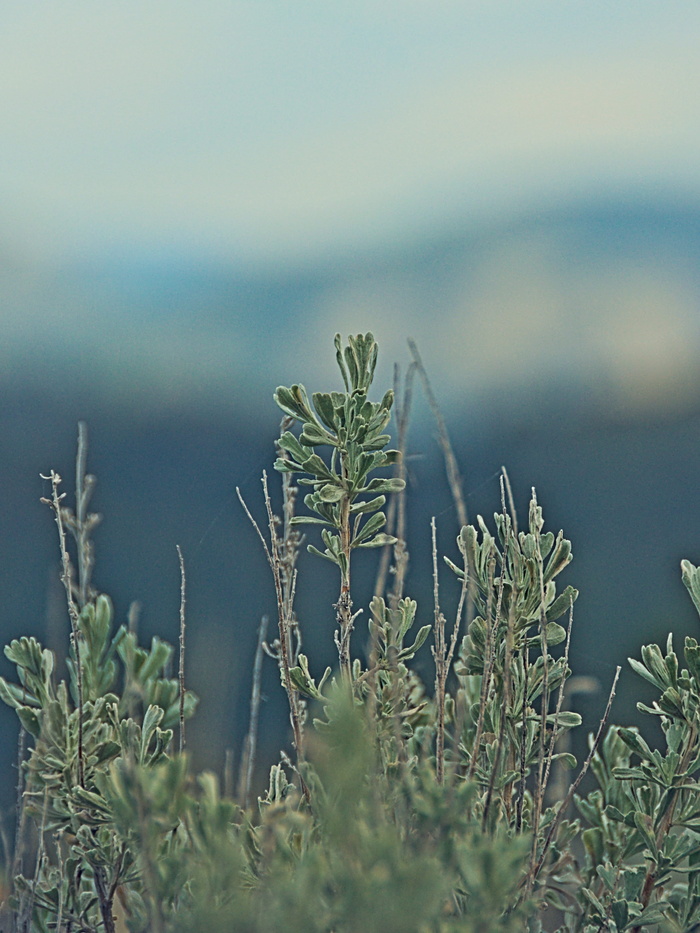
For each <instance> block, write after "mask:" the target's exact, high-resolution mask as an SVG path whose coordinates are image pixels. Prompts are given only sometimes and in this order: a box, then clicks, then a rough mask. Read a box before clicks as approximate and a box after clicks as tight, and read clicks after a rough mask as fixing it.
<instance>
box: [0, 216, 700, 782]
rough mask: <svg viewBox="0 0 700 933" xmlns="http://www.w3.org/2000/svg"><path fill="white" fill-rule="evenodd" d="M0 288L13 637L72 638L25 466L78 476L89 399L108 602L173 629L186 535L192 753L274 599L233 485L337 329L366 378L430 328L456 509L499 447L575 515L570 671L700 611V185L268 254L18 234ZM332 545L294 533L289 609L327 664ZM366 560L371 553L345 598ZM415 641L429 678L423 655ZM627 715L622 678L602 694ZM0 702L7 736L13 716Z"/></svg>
mask: <svg viewBox="0 0 700 933" xmlns="http://www.w3.org/2000/svg"><path fill="white" fill-rule="evenodd" d="M0 302H1V306H2V309H3V310H2V312H0V313H1V315H2V316H1V317H0V323H1V328H2V339H1V340H0V388H1V390H2V400H3V401H2V406H0V443H1V444H2V456H1V457H0V481H1V482H2V490H3V503H4V507H3V518H4V521H3V534H2V535H0V565H1V566H2V568H3V573H2V583H1V584H0V631H1V632H2V638H3V641H5V642H6V641H8V640H9V639H11V638H13V637H17V636H19V635H21V634H35V635H37V636H38V637H40V638H41V639H43V640H44V641H46V642H47V643H48V644H50V646H52V647H59V645H60V644H61V643H62V642H63V643H65V639H66V637H67V631H68V621H67V618H66V614H65V611H64V608H63V603H62V597H61V593H60V588H59V585H58V573H57V549H56V542H55V540H54V539H55V528H54V526H53V523H52V521H51V516H50V513H49V512H48V510H47V509H46V507H45V506H42V505H40V504H39V501H38V500H39V496H41V495H43V494H45V493H46V487H45V484H44V483H43V482H42V481H41V480H40V479H39V473H40V472H42V473H46V472H48V470H50V469H51V468H55V469H56V470H58V471H59V472H60V473H61V474H62V476H64V478H65V481H66V482H65V488H66V489H68V490H70V489H71V483H72V479H73V464H74V457H75V435H76V422H77V421H78V419H85V420H86V421H87V422H88V425H89V429H90V439H91V442H90V454H89V469H90V470H91V472H94V473H96V474H97V477H98V488H97V492H96V494H95V498H94V503H93V505H94V507H95V509H96V510H97V511H99V512H101V513H103V514H104V521H103V524H102V525H101V526H100V528H99V529H98V531H97V533H96V544H97V567H96V571H95V583H96V585H97V586H98V587H99V588H100V589H102V590H104V591H106V592H108V593H110V595H111V596H112V597H113V599H114V602H115V605H116V609H117V618H118V620H123V619H124V618H125V615H126V612H127V610H128V607H129V604H130V603H131V601H132V600H138V602H139V603H140V605H141V614H140V627H141V632H142V635H143V637H144V638H150V636H151V635H152V634H155V633H158V634H160V635H162V636H163V637H164V638H166V639H168V640H170V641H173V642H174V641H175V640H176V638H177V624H178V607H179V571H178V564H177V555H176V551H175V545H176V544H180V545H181V546H182V549H183V552H184V555H185V561H186V565H187V569H188V592H189V603H188V640H189V659H188V666H189V669H188V679H189V681H190V685H191V686H192V687H193V688H194V689H195V690H197V691H198V692H199V693H200V695H202V697H203V702H202V706H201V709H200V712H199V715H198V718H197V720H196V725H194V726H193V727H192V731H191V733H190V734H189V736H188V737H189V738H190V741H191V744H192V746H193V749H194V751H195V753H196V754H197V756H198V758H199V760H200V762H201V763H202V764H205V765H210V766H214V767H217V768H220V766H221V762H222V760H223V752H224V748H225V747H227V746H228V745H231V746H232V747H234V748H235V749H236V750H237V749H238V748H239V747H240V740H241V736H242V733H243V730H244V728H245V723H246V716H247V694H248V690H249V674H250V669H251V664H252V654H253V644H254V639H255V628H256V625H257V622H258V619H259V616H260V614H261V613H263V612H268V613H270V614H271V615H272V616H273V618H274V598H273V596H274V594H273V590H272V584H271V580H270V579H269V578H268V570H267V567H266V565H265V563H264V559H263V556H262V555H261V553H260V549H259V544H258V542H257V541H256V538H255V535H254V533H253V532H252V530H251V529H250V527H249V526H248V525H247V523H246V521H245V519H244V517H243V515H242V513H241V509H240V506H239V505H238V502H237V500H236V498H235V492H234V488H235V486H237V485H238V486H240V487H241V490H242V492H243V495H244V496H245V497H246V500H247V501H248V502H249V504H250V505H251V508H252V509H253V510H254V512H255V513H256V514H257V515H260V514H261V510H260V506H261V492H260V484H259V477H260V474H261V471H262V470H263V469H267V470H268V472H271V464H272V461H273V447H272V443H273V440H274V437H275V436H276V432H277V426H278V423H279V417H278V412H277V411H276V409H275V406H274V403H273V401H272V392H273V390H274V388H275V386H276V385H278V384H280V383H281V384H290V383H292V382H295V381H303V382H305V383H306V384H307V386H308V387H309V388H310V389H314V390H315V389H317V388H318V389H330V388H336V387H338V377H337V371H336V367H335V360H334V353H333V347H332V338H333V334H334V333H335V332H336V331H340V332H341V333H343V334H347V333H351V332H353V333H354V332H358V331H363V330H369V329H371V330H372V331H374V333H375V334H376V335H377V337H378V340H379V344H380V354H381V362H380V367H379V369H378V375H377V384H376V385H377V388H376V394H377V395H379V394H380V392H382V391H383V390H384V388H385V387H386V386H387V385H390V384H391V382H392V379H393V374H392V366H393V363H394V361H399V362H401V363H402V365H403V366H405V364H406V362H407V359H408V355H407V352H406V349H405V339H406V337H407V336H408V335H411V336H413V337H414V338H415V339H416V340H417V342H418V344H419V347H420V349H421V353H422V355H423V359H424V361H425V363H426V366H427V368H428V371H429V373H430V375H431V378H432V380H433V383H434V387H435V389H436V392H437V394H438V397H439V399H440V401H441V404H442V405H443V410H444V412H445V415H446V418H447V421H448V424H449V427H450V430H451V433H452V436H453V441H454V444H455V448H456V450H457V453H458V457H459V459H460V463H461V465H462V470H463V476H464V487H465V492H466V494H467V505H468V508H469V511H470V517H471V518H473V517H474V516H475V515H476V513H477V512H479V513H482V514H484V515H485V516H487V517H490V515H491V513H492V512H493V511H494V510H495V509H498V508H499V491H498V478H497V474H498V470H499V469H500V467H501V464H505V465H506V466H507V467H508V470H509V474H510V477H511V481H512V483H513V486H514V490H515V493H516V501H517V504H518V506H519V509H520V512H521V515H522V516H523V517H524V516H525V514H526V507H527V501H528V498H529V494H530V488H531V487H532V486H533V485H534V486H536V487H537V492H538V499H539V501H540V502H541V503H542V505H543V507H544V514H545V519H546V521H547V524H548V527H549V528H550V529H552V530H554V531H557V530H558V529H559V528H560V527H563V528H564V531H565V533H566V534H567V536H568V537H569V538H571V539H572V542H573V548H574V556H575V559H574V562H573V564H572V566H571V568H570V569H569V570H567V573H566V582H571V583H573V584H574V585H576V586H577V587H579V588H580V589H581V597H580V599H579V602H578V603H577V608H576V618H575V631H576V634H575V638H574V649H575V656H574V667H575V668H576V669H577V671H578V672H579V673H589V674H592V675H593V676H595V677H597V678H598V679H599V680H600V681H601V683H602V684H604V685H605V686H604V690H605V689H607V684H608V683H609V682H610V680H611V679H612V672H613V670H614V666H615V664H617V663H621V664H625V658H626V657H627V656H628V655H629V654H634V653H636V652H637V651H638V647H639V645H640V644H642V643H644V642H645V641H649V640H650V639H652V638H665V634H666V632H667V631H668V630H669V629H673V630H674V631H676V632H677V636H676V637H677V639H678V640H680V639H681V637H682V634H683V633H685V632H694V633H697V631H698V620H697V618H696V617H695V616H694V613H693V610H692V606H691V605H690V601H689V599H687V597H686V594H685V591H684V589H683V587H682V585H681V583H680V572H679V561H680V559H681V558H683V557H686V558H688V559H690V560H691V561H694V562H696V563H698V562H700V485H699V484H698V483H697V481H696V473H697V467H696V464H697V462H698V455H699V454H700V367H698V363H697V360H698V358H699V354H700V207H697V206H683V205H678V204H669V203H663V202H659V203H656V204H651V205H650V204H648V203H644V202H641V201H635V200H634V199H628V200H626V201H624V202H617V203H605V204H600V203H599V204H576V205H570V206H569V207H567V208H563V207H559V208H556V209H555V208H551V209H542V210H541V211H539V212H537V213H530V214H524V215H521V216H519V217H516V218H510V219H506V220H503V221H502V222H501V223H494V224H492V226H491V227H490V228H488V229H483V228H481V229H478V230H477V229H473V230H472V229H468V228H463V229H461V230H452V231H449V232H444V231H442V232H441V233H439V234H438V233H434V234H432V235H429V234H426V235H425V237H424V239H423V240H421V241H415V240H414V239H413V240H407V241H406V242H404V243H397V244H395V245H394V247H393V248H392V249H390V250H387V251H386V252H385V253H383V254H376V253H375V254H367V255H361V254H356V255H354V256H346V257H338V258H336V259H335V260H328V261H326V262H324V263H323V264H319V265H317V266H310V265H309V266H306V267H303V268H286V269H282V270H276V271H270V270H265V269H262V268H261V269H257V270H254V271H250V270H243V269H226V268H223V267H221V266H214V265H212V266H209V267H203V266H202V265H201V264H200V265H196V266H195V265H193V264H191V263H188V261H187V259H186V257H185V258H183V257H179V256H160V257H150V258H148V257H145V258H144V257H139V258H138V259H136V258H133V257H132V258H130V257H126V256H122V257H114V256H111V257H106V258H105V260H104V262H97V261H93V262H92V263H90V264H89V265H87V264H86V265H83V266H81V267H79V268H78V267H73V268H70V269H66V268H61V269H57V268H41V269H37V268H36V267H35V266H34V265H33V264H32V263H30V262H29V261H26V260H24V259H23V258H22V257H21V256H17V255H14V256H13V255H12V254H11V253H10V252H9V251H6V252H5V254H4V256H0ZM418 396H419V393H418V392H416V417H415V423H414V426H413V429H412V434H411V451H410V453H411V460H410V472H411V485H410V492H409V497H410V509H411V517H410V540H409V546H410V549H411V576H410V579H409V583H408V589H409V591H410V592H411V593H412V594H415V595H416V596H417V597H418V598H419V605H421V606H422V610H421V616H422V621H423V622H425V621H426V620H427V621H429V620H430V616H431V613H432V599H431V582H430V568H429V559H428V543H429V534H428V523H429V520H430V516H431V515H432V514H436V515H437V517H438V525H439V534H440V543H441V548H442V550H443V551H444V552H447V553H452V552H453V551H454V550H455V548H454V537H455V535H456V533H457V528H456V519H455V515H454V510H453V509H452V506H451V502H450V499H449V494H448V491H447V488H446V484H445V483H444V481H443V476H444V471H443V467H442V464H441V461H440V458H439V456H438V452H437V445H436V442H435V439H434V429H433V427H432V426H431V423H430V420H429V417H428V412H427V409H426V406H425V404H424V402H422V401H421V400H420V399H419V397H418ZM363 557H365V555H363ZM365 563H366V565H367V570H369V565H370V564H371V555H370V556H369V557H366V560H365ZM332 570H333V568H330V569H329V570H327V568H326V567H319V566H318V562H317V561H316V560H315V559H314V558H313V557H311V556H310V555H304V557H303V563H302V570H301V579H300V586H299V606H298V608H299V614H300V617H301V619H302V624H303V626H304V627H305V630H306V631H307V633H308V634H307V648H308V651H309V654H310V655H311V657H312V659H313V663H314V668H317V667H318V668H322V666H323V665H324V664H325V663H333V660H334V658H333V654H334V652H333V644H332V629H333V610H332V603H333V601H334V600H335V597H336V593H335V579H334V577H333V574H332ZM450 583H451V581H449V580H448V579H447V577H446V578H445V584H444V589H445V600H446V603H449V600H450ZM370 586H371V583H370V577H369V573H368V575H367V578H366V579H364V580H362V579H361V580H360V585H359V588H358V593H357V596H356V603H357V604H358V605H361V604H362V602H363V601H365V602H366V599H367V598H368V596H369V591H370ZM323 607H326V610H325V611H323ZM358 625H359V631H360V632H363V623H362V619H360V621H359V623H358ZM361 637H362V636H360V638H359V639H358V644H361ZM424 665H425V668H424V669H425V676H426V679H427V680H428V682H430V683H431V682H432V677H433V674H432V669H431V665H430V659H429V656H427V655H426V658H425V661H424ZM3 673H6V674H7V673H9V669H8V666H7V665H5V666H4V667H3ZM626 680H627V682H628V684H629V683H630V682H631V680H632V677H631V675H630V674H628V675H627V677H626ZM638 687H639V685H638V684H635V685H634V688H635V693H637V694H639V693H641V692H642V691H641V690H638ZM265 693H266V696H267V698H268V702H267V704H266V712H265V715H264V722H263V735H262V741H263V746H264V749H265V753H266V754H269V755H274V754H275V753H276V750H277V749H278V748H279V746H280V744H281V743H282V742H283V741H284V735H283V734H282V733H281V732H280V730H279V727H278V726H276V725H273V724H274V721H275V711H279V710H280V709H281V699H282V698H281V691H280V690H279V685H278V675H277V673H276V672H275V671H274V670H273V669H272V662H270V664H269V665H268V668H267V671H266V679H265ZM601 705H602V696H601V697H592V698H589V699H587V700H586V701H585V702H584V707H585V708H584V709H583V710H582V711H583V712H584V713H585V715H586V721H587V723H588V724H589V725H592V724H593V722H594V720H595V717H596V716H597V714H598V712H599V708H600V706H601ZM633 715H634V711H633V706H632V704H631V701H630V700H629V698H628V699H625V697H624V696H623V697H622V700H621V702H619V703H618V705H617V708H616V711H615V713H614V716H613V718H614V719H616V720H618V721H620V720H622V719H625V718H627V719H629V718H630V717H631V716H633ZM0 716H1V717H2V718H1V719H0V721H1V722H2V724H3V726H4V729H5V732H4V734H5V735H9V734H10V733H9V732H8V731H7V730H9V729H10V728H14V726H13V724H12V717H11V716H10V714H9V713H7V712H3V713H0ZM8 741H9V740H8ZM5 747H7V748H12V742H11V741H9V744H7V743H6V746H5ZM10 757H11V755H8V762H7V763H6V764H7V768H8V772H7V773H9V758H10ZM10 783H11V781H10Z"/></svg>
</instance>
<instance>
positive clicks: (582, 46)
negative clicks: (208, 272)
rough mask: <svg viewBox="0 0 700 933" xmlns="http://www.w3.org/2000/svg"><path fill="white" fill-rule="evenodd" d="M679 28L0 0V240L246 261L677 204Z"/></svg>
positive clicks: (659, 16)
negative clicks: (617, 198)
mask: <svg viewBox="0 0 700 933" xmlns="http://www.w3.org/2000/svg"><path fill="white" fill-rule="evenodd" d="M699 36H700V4H698V3H697V2H695V0H692V2H676V0H664V2H663V3H656V2H655V3H650V2H640V0H633V2H625V0H615V2H610V0H604V2H591V0H585V2H566V3H562V2H561V0H483V2H479V0H454V2H452V0H430V2H417V0H402V2H398V0H397V2H383V0H353V2H343V0H335V2H331V3H329V2H308V0H296V2H292V3H290V2H287V0H284V2H274V0H255V2H250V3H241V2H231V0H205V2H197V3H194V2H178V0H167V2H165V0H148V2H143V0H120V2H119V3H109V2H108V3H99V4H98V3H94V2H93V0H82V2H76V0H62V2H60V3H43V4H30V3H27V4H4V5H3V8H2V11H1V12H0V166H1V169H0V204H1V208H0V217H1V219H2V233H1V234H0V243H2V244H3V246H4V249H5V251H9V252H10V253H11V254H14V255H17V254H20V255H22V256H26V257H33V258H36V259H39V260H40V261H41V262H52V263H57V264H63V263H66V262H72V261H74V260H76V259H79V258H83V259H84V258H86V257H87V258H95V257H106V256H114V255H115V254H116V255H120V254H123V255H126V256H129V255H133V254H136V255H140V254H142V253H143V251H147V252H148V253H150V254H161V255H165V256H167V255H176V256H178V255H184V256H187V257H189V258H192V257H195V258H200V259H201V258H204V259H207V258H212V257H216V258H217V259H219V260H223V261H225V262H227V263H231V264H234V265H235V266H238V265H240V264H247V263H251V262H255V263H260V264H263V265H265V266H268V267H269V266H270V265H272V264H279V263H280V262H293V263H296V262H298V261H308V260H310V259H311V260H313V259H315V258H317V257H318V256H319V255H320V254H324V253H327V252H328V251H329V250H331V251H333V250H336V251H338V250H340V251H342V250H347V249H348V248H353V249H358V248H360V249H367V248H369V247H375V246H376V245H377V244H382V243H384V242H386V241H387V240H391V239H394V240H395V239H396V238H405V237H406V236H407V235H409V234H415V233H418V232H421V231H424V230H426V229H432V228H436V227H439V226H440V225H443V224H444V223H445V222H446V221H449V220H451V219H454V218H455V217H457V216H459V217H460V218H464V217H467V218H471V219H472V220H473V219H475V218H480V217H484V216H491V215H493V214H494V213H495V212H501V213H503V212H512V211H513V210H515V209H517V208H519V207H521V206H523V205H526V204H533V203H541V202H542V199H543V198H544V199H547V200H548V201H553V200H557V199H561V198H566V197H570V196H572V195H580V194H581V193H588V192H591V191H596V192H600V191H603V190H605V189H611V190H619V189H620V187H622V188H634V190H635V191H639V190H642V189H643V190H646V191H647V192H648V193H650V194H651V193H653V192H658V191H672V192H676V193H677V194H679V195H681V196H684V197H690V198H698V196H699V195H700V168H699V166H700V119H699V117H700V112H699V111H700V93H699V91H700V87H699V83H700V80H699V79H700V56H699V55H698V39H699Z"/></svg>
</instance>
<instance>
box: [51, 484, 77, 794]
mask: <svg viewBox="0 0 700 933" xmlns="http://www.w3.org/2000/svg"><path fill="white" fill-rule="evenodd" d="M40 476H41V478H42V479H47V480H50V481H51V498H50V499H47V498H44V497H42V499H41V501H42V502H43V503H45V504H46V505H48V506H50V508H51V509H53V513H54V518H55V519H56V525H57V527H58V542H59V548H60V552H61V566H62V572H61V582H62V583H63V587H64V589H65V591H66V600H67V602H68V615H69V617H70V623H71V641H72V643H73V650H74V651H75V668H76V673H77V680H78V783H79V784H80V786H81V787H85V766H84V759H83V667H82V663H81V660H80V628H79V620H80V612H79V610H78V607H77V605H76V602H75V599H74V598H73V583H72V577H73V573H72V568H71V563H70V557H69V556H68V550H67V548H66V532H65V528H64V526H63V508H62V506H61V502H62V500H63V499H64V497H65V495H66V494H65V493H61V495H59V494H58V488H59V486H60V485H61V477H60V475H59V474H58V473H56V471H55V470H51V472H50V473H49V475H48V476H44V474H43V473H42V474H40Z"/></svg>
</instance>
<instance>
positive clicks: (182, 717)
mask: <svg viewBox="0 0 700 933" xmlns="http://www.w3.org/2000/svg"><path fill="white" fill-rule="evenodd" d="M175 547H176V548H177V556H178V560H179V561H180V663H179V667H178V683H179V692H180V754H182V753H183V751H184V750H185V605H186V602H187V599H186V595H185V585H186V579H185V560H184V558H183V556H182V550H181V548H180V545H179V544H176V545H175Z"/></svg>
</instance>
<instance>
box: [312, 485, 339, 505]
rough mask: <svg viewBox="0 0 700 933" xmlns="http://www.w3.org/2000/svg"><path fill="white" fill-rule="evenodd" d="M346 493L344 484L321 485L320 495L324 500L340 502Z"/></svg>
mask: <svg viewBox="0 0 700 933" xmlns="http://www.w3.org/2000/svg"><path fill="white" fill-rule="evenodd" d="M344 495H345V490H344V489H343V487H342V486H334V485H332V484H330V483H329V484H328V485H326V486H321V488H320V489H319V491H318V496H319V498H320V499H321V501H322V502H340V500H341V499H342V498H343V496H344Z"/></svg>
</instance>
